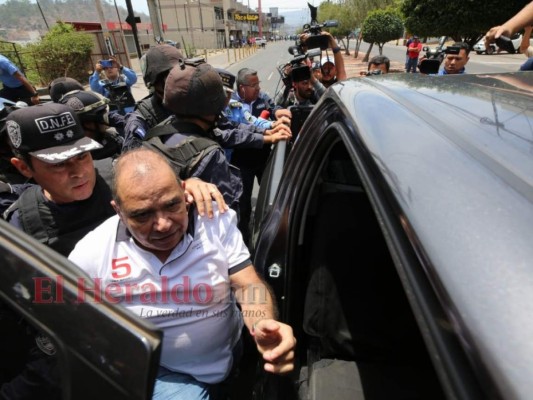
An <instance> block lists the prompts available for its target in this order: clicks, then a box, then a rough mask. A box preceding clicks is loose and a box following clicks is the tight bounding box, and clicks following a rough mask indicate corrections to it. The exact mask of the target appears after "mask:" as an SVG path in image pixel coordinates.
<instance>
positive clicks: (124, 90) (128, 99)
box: [104, 79, 135, 115]
mask: <svg viewBox="0 0 533 400" xmlns="http://www.w3.org/2000/svg"><path fill="white" fill-rule="evenodd" d="M104 88H105V89H107V90H108V91H109V96H108V98H109V111H118V112H119V113H120V114H122V115H125V113H126V108H131V107H133V106H135V99H134V98H133V95H132V94H131V91H130V89H129V88H128V85H127V84H126V82H118V83H113V82H111V81H109V80H107V79H106V80H104Z"/></svg>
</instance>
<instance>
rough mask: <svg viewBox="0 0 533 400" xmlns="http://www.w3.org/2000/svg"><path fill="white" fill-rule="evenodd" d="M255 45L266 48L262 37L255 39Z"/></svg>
mask: <svg viewBox="0 0 533 400" xmlns="http://www.w3.org/2000/svg"><path fill="white" fill-rule="evenodd" d="M254 40H255V44H256V46H261V47H265V46H266V43H267V41H266V39H263V38H262V37H256V38H255V39H254Z"/></svg>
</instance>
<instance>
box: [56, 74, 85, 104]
mask: <svg viewBox="0 0 533 400" xmlns="http://www.w3.org/2000/svg"><path fill="white" fill-rule="evenodd" d="M83 89H84V87H83V85H82V84H81V83H80V82H78V81H77V80H76V79H74V78H69V77H68V76H62V77H60V78H56V79H54V80H53V81H52V82H50V85H48V92H49V93H50V98H51V99H52V101H53V102H54V103H57V102H58V101H59V99H60V98H61V96H63V95H64V94H65V93H68V92H72V91H73V90H83Z"/></svg>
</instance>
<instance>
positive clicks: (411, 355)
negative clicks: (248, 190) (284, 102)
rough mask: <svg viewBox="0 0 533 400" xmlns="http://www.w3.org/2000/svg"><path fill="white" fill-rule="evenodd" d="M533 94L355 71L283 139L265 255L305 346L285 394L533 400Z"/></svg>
mask: <svg viewBox="0 0 533 400" xmlns="http://www.w3.org/2000/svg"><path fill="white" fill-rule="evenodd" d="M532 87H533V74H530V73H527V72H522V73H520V72H518V73H509V74H489V75H480V76H475V75H466V74H465V75H453V76H420V75H416V76H415V75H411V74H389V75H382V76H373V77H370V78H355V79H352V80H349V81H345V82H340V83H337V84H335V85H333V86H332V87H331V88H329V89H328V91H327V92H326V94H325V95H324V96H323V97H322V99H321V100H320V102H319V103H318V104H317V105H315V108H314V110H313V111H312V113H311V115H310V116H309V118H308V119H307V120H306V122H305V124H304V126H303V128H302V130H301V131H300V134H299V137H298V139H297V141H296V142H295V143H294V144H293V145H292V148H291V146H287V145H286V144H281V146H279V145H278V149H276V151H275V152H273V158H272V159H271V164H270V165H269V166H268V168H267V170H266V171H265V174H264V175H263V180H262V184H261V189H260V193H259V197H258V205H259V208H258V209H257V210H256V216H255V221H254V222H255V225H254V232H253V243H254V246H255V250H254V251H255V255H254V264H255V266H256V268H258V270H259V271H261V272H262V274H263V276H264V278H265V279H266V281H267V282H268V283H269V284H270V285H271V286H272V288H273V291H274V293H275V296H276V299H277V301H278V305H279V308H280V313H281V319H282V320H283V321H284V322H286V323H289V324H290V325H292V327H293V329H294V330H295V336H296V337H297V339H298V347H297V351H296V355H297V362H296V364H297V370H296V371H295V373H294V375H293V376H291V377H288V378H285V379H282V380H279V382H278V383H279V385H276V384H275V382H271V385H270V388H271V389H270V393H271V398H278V399H282V398H283V399H330V398H331V399H332V398H335V399H444V398H446V399H529V398H531V384H530V377H531V376H532V375H533V342H532V341H531V337H533V323H532V322H531V318H530V317H531V314H532V311H533V309H532V306H531V304H533V275H532V271H531V265H532V261H531V260H533V246H531V238H532V237H533V178H532V177H533V158H532V157H531V149H532V145H533V141H532V138H533V93H532V92H531V88H532ZM288 388H292V390H289V389H288Z"/></svg>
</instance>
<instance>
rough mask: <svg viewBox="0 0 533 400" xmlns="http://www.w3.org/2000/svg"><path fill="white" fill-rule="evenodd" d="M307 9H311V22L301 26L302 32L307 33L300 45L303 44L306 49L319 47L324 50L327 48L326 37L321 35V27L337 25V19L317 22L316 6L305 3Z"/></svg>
mask: <svg viewBox="0 0 533 400" xmlns="http://www.w3.org/2000/svg"><path fill="white" fill-rule="evenodd" d="M307 6H308V7H309V10H310V11H311V22H310V23H309V24H305V25H304V26H303V29H304V33H307V34H309V36H308V37H307V39H306V40H305V43H301V44H300V46H302V45H303V46H305V47H307V48H308V49H314V48H320V49H321V50H326V49H327V48H328V44H329V43H328V37H327V36H324V35H322V34H321V33H322V28H332V27H335V26H339V23H338V22H337V21H334V20H331V21H326V22H324V23H323V24H319V23H318V22H317V19H316V18H317V11H318V7H314V6H312V5H311V4H309V3H307Z"/></svg>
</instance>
